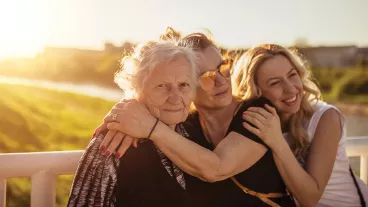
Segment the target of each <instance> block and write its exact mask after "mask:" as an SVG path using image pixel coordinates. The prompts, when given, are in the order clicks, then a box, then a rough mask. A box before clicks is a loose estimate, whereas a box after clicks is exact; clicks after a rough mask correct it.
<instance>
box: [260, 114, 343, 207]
mask: <svg viewBox="0 0 368 207" xmlns="http://www.w3.org/2000/svg"><path fill="white" fill-rule="evenodd" d="M274 112H275V113H276V111H274ZM260 128H261V127H260ZM260 131H262V129H260ZM270 131H271V130H270ZM273 132H274V131H273ZM272 134H278V135H277V136H273V141H268V142H266V141H265V142H266V144H269V146H270V147H271V149H272V151H273V153H274V159H275V162H276V165H277V167H278V170H279V172H280V174H281V176H282V178H283V180H284V182H285V183H286V185H287V186H288V189H289V190H290V191H291V192H292V194H293V196H294V197H295V198H296V199H297V200H298V202H299V203H300V204H301V205H302V206H315V205H316V204H317V203H318V201H319V200H320V198H321V196H322V194H323V192H324V189H325V187H326V185H327V183H328V180H329V178H330V176H331V172H332V168H333V165H334V161H335V158H336V153H337V148H338V143H339V141H340V137H341V123H340V115H339V114H338V112H336V111H335V110H334V109H329V110H327V111H326V112H325V113H324V114H323V115H322V117H321V120H320V121H319V123H318V126H317V130H316V133H315V135H314V139H313V141H312V143H311V145H310V151H309V155H308V157H307V162H306V165H305V170H304V169H303V168H302V167H301V166H300V164H299V162H298V161H297V159H296V158H295V156H294V154H293V152H292V151H291V149H290V147H289V145H288V144H287V143H286V141H285V139H284V138H283V137H282V134H281V129H280V131H279V132H277V133H276V132H274V133H272ZM260 137H264V138H265V136H262V135H260ZM269 137H270V136H269Z"/></svg>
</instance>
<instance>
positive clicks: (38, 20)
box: [0, 0, 47, 59]
mask: <svg viewBox="0 0 368 207" xmlns="http://www.w3.org/2000/svg"><path fill="white" fill-rule="evenodd" d="M0 5H1V9H0V30H1V31H2V34H1V36H0V37H1V38H0V45H1V46H0V59H2V58H5V57H14V56H33V55H35V54H36V53H37V52H38V51H40V50H42V49H43V46H44V45H45V35H46V33H45V32H46V29H45V27H44V26H45V25H46V24H45V23H46V22H45V21H47V18H45V16H44V14H45V13H44V9H42V6H41V5H42V4H38V2H37V1H27V0H16V1H11V0H5V1H3V2H1V4H0Z"/></svg>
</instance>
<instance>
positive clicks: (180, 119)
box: [161, 114, 187, 125]
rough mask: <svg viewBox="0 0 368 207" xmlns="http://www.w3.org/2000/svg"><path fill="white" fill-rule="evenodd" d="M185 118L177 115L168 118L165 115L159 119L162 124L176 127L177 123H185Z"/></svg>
mask: <svg viewBox="0 0 368 207" xmlns="http://www.w3.org/2000/svg"><path fill="white" fill-rule="evenodd" d="M186 118H187V115H185V116H184V114H183V115H181V116H178V115H175V116H174V115H173V116H170V115H167V116H165V117H161V121H162V122H163V123H165V124H166V125H176V124H178V123H181V122H183V121H185V119H186Z"/></svg>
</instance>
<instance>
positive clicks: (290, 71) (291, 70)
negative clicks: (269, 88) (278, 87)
mask: <svg viewBox="0 0 368 207" xmlns="http://www.w3.org/2000/svg"><path fill="white" fill-rule="evenodd" d="M294 70H296V69H295V68H294V67H293V68H291V69H290V70H289V72H287V74H288V75H289V74H290V73H292V72H293V71H294ZM275 79H279V78H278V77H275V78H270V79H268V80H267V81H266V82H267V83H268V82H270V81H271V80H275Z"/></svg>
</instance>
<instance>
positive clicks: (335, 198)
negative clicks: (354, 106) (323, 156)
mask: <svg viewBox="0 0 368 207" xmlns="http://www.w3.org/2000/svg"><path fill="white" fill-rule="evenodd" d="M314 103H316V102H314ZM314 103H313V104H314ZM314 107H315V112H314V114H313V116H312V118H311V119H310V120H309V122H307V123H306V125H305V128H306V130H307V132H308V135H309V142H312V140H313V137H314V133H315V131H316V128H317V125H318V122H319V120H320V118H321V116H322V114H323V113H324V112H325V111H327V110H328V109H335V110H336V111H337V112H338V113H339V114H340V118H341V129H342V136H341V139H340V142H339V145H338V150H337V154H336V159H335V164H334V166H333V169H332V174H331V177H330V180H329V181H328V183H327V186H326V189H325V191H324V193H323V195H322V198H321V200H320V201H319V203H318V205H317V206H357V207H358V206H361V203H360V199H359V195H358V191H357V188H356V186H355V184H354V180H353V178H352V176H351V174H350V171H349V167H350V164H349V158H348V156H347V154H346V151H345V142H346V120H345V118H344V116H343V115H342V113H341V112H340V111H339V110H338V109H337V108H336V107H335V106H332V105H329V104H327V103H326V102H323V101H318V102H317V103H316V104H315V105H314ZM355 177H356V180H357V182H358V183H359V185H360V189H361V192H362V194H363V197H364V199H365V201H366V203H368V188H367V186H366V185H365V184H364V183H363V181H362V180H361V179H360V178H359V177H357V176H355Z"/></svg>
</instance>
